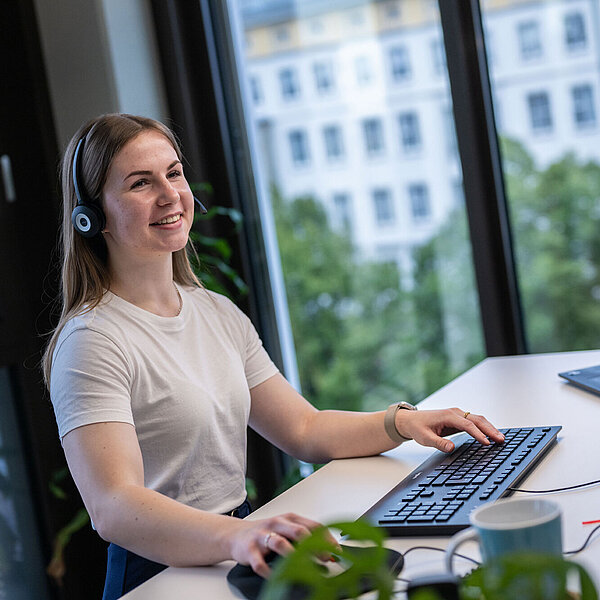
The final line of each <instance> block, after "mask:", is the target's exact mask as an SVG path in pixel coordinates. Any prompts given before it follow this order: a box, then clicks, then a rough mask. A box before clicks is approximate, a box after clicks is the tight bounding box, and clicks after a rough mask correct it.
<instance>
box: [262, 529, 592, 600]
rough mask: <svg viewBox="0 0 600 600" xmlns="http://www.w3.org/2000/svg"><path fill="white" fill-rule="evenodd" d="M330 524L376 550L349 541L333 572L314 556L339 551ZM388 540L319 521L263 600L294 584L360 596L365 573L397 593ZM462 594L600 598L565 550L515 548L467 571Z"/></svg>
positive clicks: (431, 599)
mask: <svg viewBox="0 0 600 600" xmlns="http://www.w3.org/2000/svg"><path fill="white" fill-rule="evenodd" d="M328 528H332V529H339V530H341V531H343V532H344V533H345V534H347V535H348V537H349V539H351V540H355V541H359V542H361V545H364V544H365V543H366V544H368V545H369V546H371V547H372V549H373V552H371V553H369V554H365V555H352V552H351V548H348V546H345V547H344V553H343V554H342V555H341V556H342V557H343V558H345V559H346V560H347V561H348V563H349V564H350V565H351V568H349V569H348V570H347V571H344V572H342V573H341V574H339V575H334V576H331V575H330V574H329V573H328V570H327V569H326V568H325V567H324V566H323V564H322V563H321V562H319V561H317V560H316V559H315V557H317V556H320V557H323V556H327V555H330V554H331V555H334V556H340V554H339V551H338V550H337V549H336V547H335V545H334V544H333V543H332V541H331V539H330V538H329V537H327V536H326V532H327V529H328ZM384 542H385V538H384V534H383V532H382V530H381V529H379V528H376V527H373V526H371V525H369V524H368V523H366V522H364V521H357V522H353V523H334V524H332V525H329V526H328V527H327V528H326V527H320V528H318V529H316V530H314V531H313V532H312V533H311V535H310V536H309V537H307V538H305V539H304V540H302V541H301V542H299V543H298V545H297V546H296V549H295V551H294V552H292V553H291V554H289V555H288V556H286V557H284V558H280V559H279V560H278V561H277V562H275V564H274V567H273V573H272V575H271V577H270V579H269V580H267V583H266V584H265V587H264V589H263V592H262V594H261V596H260V600H286V599H287V598H288V597H290V592H291V589H292V588H293V586H294V585H300V586H303V587H304V588H305V589H307V590H308V591H309V593H310V595H309V596H308V599H318V600H338V599H339V598H356V597H357V596H358V595H359V594H360V588H359V585H360V582H361V580H364V579H365V578H367V579H368V580H369V581H370V582H371V583H372V586H373V589H374V590H377V596H373V597H374V598H378V599H379V600H383V599H388V598H390V597H391V595H392V594H393V587H394V579H393V576H392V575H391V574H390V572H389V568H388V565H387V560H386V556H385V551H384V546H383V544H384ZM573 593H576V594H577V593H580V595H579V596H574V595H573ZM369 597H372V596H369ZM413 597H414V599H415V600H441V599H440V597H439V596H438V594H437V593H435V592H434V591H432V590H427V589H423V590H419V591H418V592H414V595H413ZM459 597H460V600H507V599H512V598H518V599H519V600H573V599H574V598H578V599H579V600H598V593H597V590H596V588H595V586H594V583H593V581H592V579H591V578H590V576H589V574H588V573H587V571H586V570H585V569H584V568H583V567H582V566H581V565H578V564H576V563H573V562H570V561H568V560H565V559H564V558H562V557H561V556H555V555H549V554H548V555H546V554H537V553H536V554H532V553H514V554H509V555H505V556H502V557H499V558H497V559H495V560H493V561H490V562H488V563H487V564H485V565H482V566H480V567H478V568H477V569H476V570H475V571H472V572H471V573H469V574H468V575H466V576H465V577H463V578H462V581H461V584H460V589H459Z"/></svg>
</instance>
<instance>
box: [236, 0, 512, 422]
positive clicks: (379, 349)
mask: <svg viewBox="0 0 600 600" xmlns="http://www.w3.org/2000/svg"><path fill="white" fill-rule="evenodd" d="M226 1H227V3H228V5H230V6H231V8H232V10H231V14H238V15H240V14H241V17H242V19H241V21H240V22H239V23H238V24H237V26H236V27H234V28H233V29H232V31H233V35H237V34H238V33H236V32H240V30H241V31H243V32H244V33H245V35H247V36H252V37H253V38H254V39H255V41H256V43H255V46H254V49H253V50H252V51H250V50H248V49H244V48H243V47H242V45H241V44H237V45H236V48H237V49H238V54H237V55H236V57H235V58H236V61H235V64H233V66H232V68H233V69H237V70H238V72H240V73H242V74H243V73H246V72H250V73H260V74H261V75H262V74H263V73H267V72H272V73H275V80H274V82H273V80H268V79H267V78H266V77H265V76H263V79H262V81H261V83H262V86H263V95H264V101H263V104H262V105H260V107H257V106H256V105H251V106H247V107H244V109H245V110H244V111H240V113H241V114H243V117H244V119H246V120H245V122H244V123H242V124H241V125H242V126H241V127H240V128H239V130H238V131H239V132H240V133H241V134H242V135H243V132H244V127H246V128H248V130H249V135H248V138H247V142H248V143H249V145H251V149H252V150H254V152H253V154H252V156H254V157H255V159H256V161H255V164H253V165H252V166H253V167H254V168H255V170H256V175H257V177H256V180H257V194H263V193H264V194H265V196H264V197H263V196H260V197H259V200H260V202H259V203H258V205H259V207H260V211H261V212H260V217H261V218H264V219H265V222H269V223H274V224H275V230H276V231H275V232H276V235H277V243H273V242H270V239H269V235H270V234H269V232H268V231H267V230H266V228H265V231H267V233H265V247H266V249H267V250H266V257H265V259H266V262H267V263H268V265H269V267H270V268H269V276H271V275H270V274H271V273H273V274H274V275H273V282H274V283H273V286H272V289H274V290H275V292H274V303H275V305H276V306H277V310H278V312H277V319H278V324H279V326H280V327H281V328H282V331H283V333H282V336H281V339H283V340H284V342H285V344H287V345H286V349H287V348H291V350H290V351H289V354H287V356H292V360H291V363H293V365H297V369H298V371H297V372H298V381H299V382H300V384H301V385H300V388H301V389H302V390H303V391H304V392H305V393H306V395H307V397H308V399H309V400H310V401H311V402H313V403H314V404H315V405H316V406H317V407H319V408H341V409H350V410H361V409H363V410H378V409H382V408H385V407H386V406H388V405H389V403H390V402H391V400H390V398H394V399H398V400H401V399H404V400H409V401H413V402H415V401H418V400H419V399H421V398H424V397H426V396H427V395H429V394H430V393H432V392H433V391H434V390H436V389H438V388H439V387H440V386H441V385H444V384H445V383H447V382H448V381H450V379H452V378H453V377H456V376H457V375H458V374H459V373H461V372H462V371H464V370H465V369H466V368H468V367H470V366H472V365H473V364H474V363H475V362H477V361H478V360H479V358H480V357H483V354H484V351H483V345H482V336H481V323H480V321H481V318H480V313H479V304H478V299H477V292H476V290H475V287H474V285H473V283H474V281H475V280H474V275H473V269H472V262H471V252H470V246H469V234H468V228H467V227H466V226H465V223H466V218H465V203H464V201H460V202H456V201H455V193H454V188H453V182H454V180H455V179H459V180H460V179H461V177H462V166H461V163H460V160H459V157H458V155H457V153H456V152H455V151H454V153H452V154H450V153H447V152H445V146H444V144H445V137H444V136H445V129H444V123H443V122H442V120H441V118H440V114H441V113H442V112H443V111H444V110H447V115H448V117H447V118H448V120H449V123H450V124H453V120H452V119H453V111H452V99H451V96H450V86H449V85H447V77H448V73H447V69H446V67H445V60H444V58H445V55H444V45H443V44H442V43H441V40H442V39H443V36H442V31H441V26H440V15H439V11H438V5H437V2H436V1H435V0H411V1H410V2H405V1H404V0H384V1H379V0H352V1H351V2H349V1H348V0H343V1H342V2H313V1H311V2H301V1H298V2H291V1H290V2H288V1H285V2H283V1H282V0H262V1H261V0H256V4H255V6H254V8H252V10H250V9H249V8H248V4H247V0H226ZM448 4H450V5H452V4H453V3H448ZM240 9H241V10H240ZM279 9H281V12H279V13H277V10H279ZM313 9H314V10H313ZM356 9H358V10H357V12H354V11H355V10H356ZM405 9H406V10H405ZM405 13H406V14H405ZM354 15H356V18H357V21H356V23H357V25H356V27H355V26H354V25H353V24H352V21H351V19H352V17H353V16H354ZM278 17H282V18H283V17H285V19H286V23H287V25H288V27H289V31H290V38H291V40H293V41H295V36H294V32H295V31H296V30H298V31H299V32H301V33H302V34H303V35H305V36H306V37H305V38H304V39H301V40H298V41H299V43H298V44H293V45H292V44H289V43H288V45H287V46H286V47H285V50H286V52H285V54H284V53H283V52H281V48H280V47H278V46H277V45H276V44H271V45H269V44H264V43H263V41H264V39H265V38H266V39H267V40H272V38H270V32H272V31H274V30H275V29H276V28H277V27H278V26H279V25H280V24H281V22H282V21H277V18H278ZM315 17H318V18H319V19H320V20H321V21H322V23H323V32H322V35H321V36H320V37H317V36H315V35H313V34H312V33H311V19H313V18H315ZM240 33H241V32H240ZM434 40H436V43H435V48H434V47H433V46H431V44H432V43H433V41H434ZM259 42H261V43H259ZM417 50H418V52H417ZM432 53H434V54H433V55H432ZM227 64H229V63H227ZM317 65H318V66H317ZM338 65H339V68H338ZM434 66H435V69H436V70H437V72H434V71H433V69H434ZM284 67H285V68H287V69H289V70H293V71H295V74H294V76H291V75H288V79H289V80H290V82H288V87H290V88H293V89H294V90H297V91H295V92H294V94H290V95H293V97H294V100H293V101H292V102H287V103H284V102H271V101H270V99H271V98H272V97H273V96H275V97H279V94H280V83H279V80H278V79H277V76H278V73H279V72H280V70H282V69H283V68H284ZM305 69H306V70H305ZM380 69H382V71H381V73H382V74H383V75H384V76H383V77H380ZM234 72H236V71H234ZM417 73H418V75H419V76H418V81H419V84H422V85H414V84H413V81H414V82H415V83H416V81H415V80H417V77H416V76H417ZM306 77H308V79H306ZM305 81H307V82H308V85H309V87H310V91H311V93H306V91H307V90H305V85H306V84H305ZM404 82H406V83H404ZM273 83H274V89H269V85H271V86H272V85H273ZM342 86H343V87H342ZM360 86H364V87H360ZM407 88H410V90H409V91H410V94H408V93H406V92H407ZM313 90H314V92H313ZM342 90H343V92H344V93H342ZM321 92H322V93H323V96H321ZM522 95H523V93H522V92H521V95H520V96H519V99H521V98H522ZM233 97H234V96H232V98H233ZM325 97H326V98H327V99H326V101H321V98H325ZM247 99H248V100H250V95H249V94H248V98H247ZM258 108H260V110H258ZM401 115H403V116H402V118H401ZM425 119H427V121H425ZM426 123H431V130H432V132H434V133H435V134H437V136H438V138H439V140H438V141H437V146H436V145H433V144H430V143H428V142H429V139H428V138H427V134H428V131H429V129H426ZM452 128H453V127H452ZM292 132H294V134H293V135H290V134H291V133H292ZM388 135H390V136H391V137H390V138H389V139H388V138H386V136H388ZM312 136H316V137H314V138H313V137H312ZM315 143H316V144H317V146H316V147H315V146H313V144H315ZM388 144H391V149H392V150H393V151H390V152H388ZM439 146H441V148H440V147H439ZM454 150H455V149H454ZM405 151H406V152H418V160H416V159H415V160H411V161H410V163H411V164H408V163H407V161H405V160H400V161H399V160H398V154H399V152H405ZM290 156H291V158H290ZM243 159H244V156H242V155H241V154H239V155H238V160H243ZM430 174H431V177H432V178H433V177H436V179H435V180H433V181H431V182H430V181H429V176H430ZM434 181H435V188H434V187H433V185H434ZM425 182H426V183H427V184H429V185H430V186H431V187H430V188H429V189H428V190H425V191H423V190H421V192H419V191H416V192H414V194H415V195H416V194H420V196H419V197H418V199H415V203H416V208H415V210H416V211H417V214H418V215H425V214H427V211H428V210H429V214H430V216H429V217H425V216H423V218H424V219H425V218H427V219H428V220H427V221H426V225H427V226H418V227H417V226H415V224H414V223H413V218H412V216H411V211H412V208H411V205H410V197H409V186H410V185H417V184H423V185H424V184H425ZM434 189H435V192H434ZM241 193H244V190H242V192H241ZM248 193H253V192H248ZM401 202H402V204H401ZM248 205H249V206H250V205H251V203H248ZM401 211H402V212H401ZM252 218H253V219H255V221H256V220H257V219H258V217H257V216H256V215H253V216H252ZM424 224H425V223H424ZM271 231H272V230H271ZM269 244H271V245H269ZM383 247H385V248H388V249H389V252H387V251H386V252H381V251H380V249H381V248H383ZM378 249H379V250H378ZM276 252H278V254H275V253H276ZM390 258H392V259H393V260H392V261H390ZM300 259H301V260H300ZM279 269H281V271H279ZM280 273H281V274H282V277H280V276H279V274H280ZM432 280H435V281H439V285H437V284H436V285H431V282H432ZM282 281H283V282H284V283H285V286H286V287H285V289H283V290H281V287H280V286H281V283H282ZM278 286H279V287H278ZM277 290H281V292H280V294H279V295H277ZM277 302H279V304H277ZM280 315H283V316H280ZM424 323H426V324H427V327H423V326H421V324H424ZM290 330H291V331H290ZM290 333H291V335H289V334H290ZM286 340H291V341H289V342H288V341H286ZM294 353H295V356H294ZM293 365H292V367H291V371H292V372H294V373H295V371H294V367H293ZM432 367H433V368H432ZM288 370H289V367H288V366H287V365H286V374H287V372H288Z"/></svg>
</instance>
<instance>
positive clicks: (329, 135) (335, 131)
mask: <svg viewBox="0 0 600 600" xmlns="http://www.w3.org/2000/svg"><path fill="white" fill-rule="evenodd" d="M323 138H324V140H325V154H326V155H327V158H328V159H330V160H336V159H339V158H341V157H342V156H343V155H344V143H343V141H342V128H341V127H340V126H339V125H327V126H326V127H324V128H323Z"/></svg>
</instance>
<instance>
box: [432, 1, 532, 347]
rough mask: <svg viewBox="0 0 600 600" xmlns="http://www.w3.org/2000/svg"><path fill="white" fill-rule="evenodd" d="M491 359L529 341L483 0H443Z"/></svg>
mask: <svg viewBox="0 0 600 600" xmlns="http://www.w3.org/2000/svg"><path fill="white" fill-rule="evenodd" d="M439 6H440V16H441V22H442V29H443V32H444V44H445V48H446V60H447V64H448V74H449V77H450V88H451V92H452V102H453V108H454V118H455V124H456V134H457V141H458V148H459V152H460V158H461V163H462V171H463V185H464V191H465V201H466V207H467V215H468V221H469V231H470V236H471V244H472V250H473V262H474V267H475V276H476V279H477V289H478V293H479V304H480V310H481V318H482V324H483V331H484V337H485V345H486V352H487V354H488V356H502V355H508V354H523V353H525V352H526V342H525V335H524V329H523V319H522V311H521V302H520V297H519V289H518V285H517V278H516V273H515V265H514V258H513V249H512V239H511V231H510V223H509V217H508V209H507V202H506V196H505V191H504V182H503V178H502V166H501V160H500V152H499V148H498V139H497V135H496V127H495V122H494V113H493V105H492V93H491V87H490V80H489V72H488V68H487V60H486V56H485V46H484V36H483V26H482V22H481V11H480V7H479V2H478V1H477V0H461V1H460V2H456V0H439Z"/></svg>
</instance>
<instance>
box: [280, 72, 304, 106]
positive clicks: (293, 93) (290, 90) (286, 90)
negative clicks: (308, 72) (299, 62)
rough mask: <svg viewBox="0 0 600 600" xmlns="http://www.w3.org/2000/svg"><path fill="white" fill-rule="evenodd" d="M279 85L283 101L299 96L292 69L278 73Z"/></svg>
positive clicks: (296, 81)
mask: <svg viewBox="0 0 600 600" xmlns="http://www.w3.org/2000/svg"><path fill="white" fill-rule="evenodd" d="M279 83H280V84H281V97H282V98H283V99H284V100H293V99H294V98H298V96H299V95H300V85H299V84H298V78H297V75H296V71H295V70H294V69H282V70H281V71H279Z"/></svg>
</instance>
